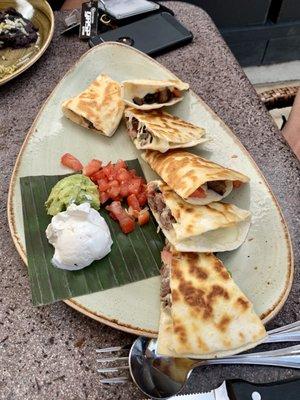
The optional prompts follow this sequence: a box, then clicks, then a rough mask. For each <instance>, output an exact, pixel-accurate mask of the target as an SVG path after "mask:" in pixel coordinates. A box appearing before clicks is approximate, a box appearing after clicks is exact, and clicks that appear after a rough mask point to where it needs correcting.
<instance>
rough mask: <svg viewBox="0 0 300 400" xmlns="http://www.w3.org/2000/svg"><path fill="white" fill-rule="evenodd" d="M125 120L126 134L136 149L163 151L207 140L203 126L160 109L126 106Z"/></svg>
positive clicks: (194, 144)
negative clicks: (139, 108)
mask: <svg viewBox="0 0 300 400" xmlns="http://www.w3.org/2000/svg"><path fill="white" fill-rule="evenodd" d="M125 121H126V125H127V129H128V134H129V136H130V137H131V139H132V140H133V142H134V144H135V146H136V147H137V148H138V149H151V150H158V151H160V152H161V153H164V152H166V151H167V150H169V149H176V148H178V147H192V146H196V145H197V144H199V143H202V142H206V140H207V139H205V138H204V136H205V130H204V129H203V128H200V127H199V126H195V125H193V124H191V123H189V122H186V121H184V120H182V119H180V118H178V117H175V115H171V114H168V113H166V112H162V111H160V110H152V111H142V110H137V109H135V108H126V110H125Z"/></svg>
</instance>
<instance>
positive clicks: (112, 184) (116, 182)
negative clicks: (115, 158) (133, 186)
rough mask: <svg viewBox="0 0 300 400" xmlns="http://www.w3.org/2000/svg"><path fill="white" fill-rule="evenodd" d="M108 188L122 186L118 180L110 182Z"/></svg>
mask: <svg viewBox="0 0 300 400" xmlns="http://www.w3.org/2000/svg"><path fill="white" fill-rule="evenodd" d="M108 186H109V187H116V186H120V184H119V182H118V181H117V180H116V179H114V180H113V181H110V182H109V183H108Z"/></svg>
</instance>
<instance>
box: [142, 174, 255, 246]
mask: <svg viewBox="0 0 300 400" xmlns="http://www.w3.org/2000/svg"><path fill="white" fill-rule="evenodd" d="M148 204H149V206H150V209H151V211H152V213H153V215H154V217H155V219H156V220H157V222H158V225H159V226H160V228H161V229H162V231H163V233H164V235H165V236H166V238H167V239H168V241H169V242H170V243H171V245H173V246H174V248H175V249H176V250H177V251H187V252H194V251H195V252H216V251H229V250H234V249H236V248H238V247H239V246H240V245H241V244H242V243H243V242H244V240H245V239H246V236H247V234H248V230H249V227H250V219H251V213H250V212H249V211H246V210H242V209H240V208H238V207H236V206H235V205H233V204H227V203H220V202H215V203H210V204H207V205H204V206H199V205H194V204H189V203H187V202H185V201H184V200H183V199H182V198H181V197H179V196H178V195H177V194H176V193H175V192H174V191H173V190H171V189H170V188H169V187H168V186H167V185H166V184H165V183H163V182H162V181H152V182H150V183H148Z"/></svg>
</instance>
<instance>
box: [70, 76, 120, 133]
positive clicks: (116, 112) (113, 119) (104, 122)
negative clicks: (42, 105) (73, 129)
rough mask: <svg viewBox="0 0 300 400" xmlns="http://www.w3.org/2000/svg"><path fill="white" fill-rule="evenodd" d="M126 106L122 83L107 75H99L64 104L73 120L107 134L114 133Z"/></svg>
mask: <svg viewBox="0 0 300 400" xmlns="http://www.w3.org/2000/svg"><path fill="white" fill-rule="evenodd" d="M124 108H125V105H124V102H123V100H122V99H121V87H120V84H119V83H118V82H115V81H113V80H112V79H111V78H110V77H109V76H107V75H99V76H98V78H97V79H96V80H94V81H93V82H92V83H91V84H90V86H89V87H88V88H87V89H86V90H85V91H83V92H82V93H80V94H79V95H78V96H76V97H73V98H71V99H68V100H66V101H64V102H63V104H62V110H63V113H64V115H65V116H66V117H67V118H69V119H70V120H71V121H73V122H75V123H76V124H79V125H81V126H84V127H85V128H88V129H90V130H92V131H94V132H97V133H99V134H101V135H105V136H112V135H113V134H114V132H115V131H116V129H117V128H118V126H119V123H120V121H121V118H122V115H123V112H124Z"/></svg>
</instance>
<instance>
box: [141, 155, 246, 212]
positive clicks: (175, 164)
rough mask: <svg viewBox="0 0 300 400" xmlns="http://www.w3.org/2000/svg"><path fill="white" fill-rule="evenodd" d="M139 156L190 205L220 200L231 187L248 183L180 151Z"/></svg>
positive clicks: (242, 176)
mask: <svg viewBox="0 0 300 400" xmlns="http://www.w3.org/2000/svg"><path fill="white" fill-rule="evenodd" d="M142 157H143V158H144V160H145V161H147V162H148V164H149V165H150V167H151V168H152V169H153V170H154V171H155V172H156V173H157V174H158V175H160V176H161V178H162V179H163V180H164V181H165V182H166V183H167V184H168V186H170V188H171V189H173V190H174V191H175V192H176V193H177V194H178V195H179V196H180V197H182V198H183V199H184V200H185V201H187V202H188V203H191V204H199V205H204V204H209V203H212V202H214V201H220V200H222V199H223V198H224V197H226V196H228V195H229V193H231V191H232V189H233V187H234V186H238V185H240V184H241V183H246V182H248V181H249V178H248V177H247V176H246V175H243V174H241V173H240V172H237V171H234V170H232V169H229V168H224V167H222V166H221V165H218V164H216V163H214V162H212V161H208V160H205V159H204V158H201V157H199V156H197V155H195V154H192V153H188V152H187V151H183V150H172V151H168V152H167V153H165V154H161V153H159V152H157V151H151V150H147V151H146V152H145V153H144V154H143V155H142ZM197 192H198V193H199V192H200V193H199V194H197Z"/></svg>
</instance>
